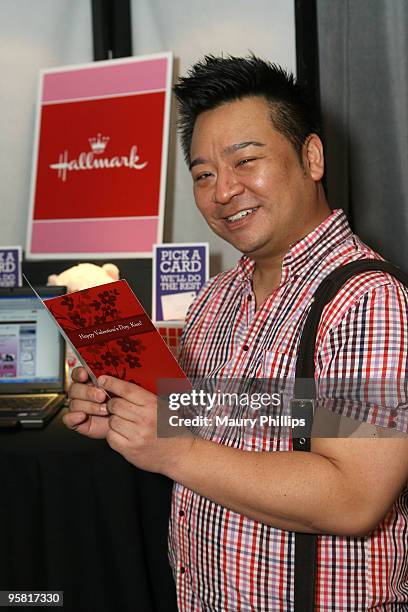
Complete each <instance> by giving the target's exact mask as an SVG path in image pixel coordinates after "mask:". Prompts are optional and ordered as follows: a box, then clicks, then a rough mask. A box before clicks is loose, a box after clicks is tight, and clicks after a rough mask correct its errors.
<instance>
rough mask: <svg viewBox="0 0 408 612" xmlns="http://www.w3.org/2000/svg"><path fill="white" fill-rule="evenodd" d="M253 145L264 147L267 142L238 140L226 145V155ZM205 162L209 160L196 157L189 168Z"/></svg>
mask: <svg viewBox="0 0 408 612" xmlns="http://www.w3.org/2000/svg"><path fill="white" fill-rule="evenodd" d="M251 145H252V146H253V147H264V146H265V143H263V142H258V141H257V140H245V141H244V142H237V143H236V144H233V145H229V146H228V147H225V149H224V153H225V154H226V155H230V154H231V153H235V151H239V150H240V149H245V147H250V146H251ZM205 163H207V160H205V159H203V158H202V157H196V158H195V159H193V160H192V162H191V163H190V165H189V169H190V170H191V169H192V168H194V166H198V165H199V164H205Z"/></svg>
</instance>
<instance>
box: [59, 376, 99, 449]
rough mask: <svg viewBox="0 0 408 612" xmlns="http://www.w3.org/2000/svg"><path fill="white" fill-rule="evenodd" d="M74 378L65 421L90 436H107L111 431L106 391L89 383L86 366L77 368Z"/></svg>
mask: <svg viewBox="0 0 408 612" xmlns="http://www.w3.org/2000/svg"><path fill="white" fill-rule="evenodd" d="M72 380H73V383H72V385H71V387H70V389H69V392H68V397H69V398H70V403H69V412H68V413H67V414H65V415H64V416H63V419H62V420H63V422H64V423H65V425H66V426H67V427H68V428H69V429H74V430H75V431H77V432H78V433H80V434H83V435H84V436H88V437H89V438H106V434H107V433H108V431H109V420H108V411H107V408H106V399H107V398H106V393H105V392H104V391H102V389H97V388H96V387H95V386H94V385H91V384H89V382H88V381H89V376H88V374H87V372H86V370H85V368H81V367H79V368H75V370H73V372H72ZM86 383H88V384H86Z"/></svg>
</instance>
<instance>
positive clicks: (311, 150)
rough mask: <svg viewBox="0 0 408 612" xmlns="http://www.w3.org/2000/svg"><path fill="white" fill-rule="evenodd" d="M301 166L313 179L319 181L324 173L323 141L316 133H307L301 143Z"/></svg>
mask: <svg viewBox="0 0 408 612" xmlns="http://www.w3.org/2000/svg"><path fill="white" fill-rule="evenodd" d="M302 157H303V166H304V168H305V170H306V172H307V173H308V174H309V175H310V177H311V178H312V179H313V180H314V181H316V182H317V181H320V180H321V179H322V178H323V174H324V152H323V143H322V141H321V140H320V138H319V136H318V135H317V134H309V136H308V137H307V138H306V140H305V142H304V143H303V149H302Z"/></svg>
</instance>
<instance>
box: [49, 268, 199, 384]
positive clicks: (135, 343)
mask: <svg viewBox="0 0 408 612" xmlns="http://www.w3.org/2000/svg"><path fill="white" fill-rule="evenodd" d="M44 304H45V306H46V307H47V308H48V310H49V312H50V313H51V314H52V315H53V317H54V318H55V320H56V322H57V323H58V325H59V326H60V327H61V328H62V330H63V331H64V333H65V335H66V337H67V338H68V340H69V341H70V342H71V344H72V345H73V346H74V348H75V349H76V351H77V352H78V353H79V355H80V356H81V358H82V360H83V361H84V362H85V363H86V365H87V367H88V368H89V370H91V372H92V373H93V374H94V375H95V376H96V377H98V376H100V375H102V374H108V375H111V376H115V377H116V378H121V379H122V380H127V381H129V382H133V383H136V384H138V385H140V386H141V387H143V388H144V389H147V390H148V391H151V392H153V393H157V392H158V385H159V381H163V380H167V379H181V380H183V379H184V380H185V381H186V382H188V381H187V377H186V375H185V374H184V372H183V370H182V369H181V368H180V366H179V365H178V363H177V361H176V359H175V358H174V357H173V355H172V353H171V351H170V350H169V349H168V347H167V345H166V343H165V341H164V340H163V338H162V337H161V335H160V333H159V332H158V331H157V330H156V328H155V327H154V325H153V323H152V322H151V320H150V318H149V317H148V315H147V314H146V312H145V311H144V309H143V307H142V305H141V304H140V302H139V300H138V299H137V297H136V296H135V294H134V293H133V291H132V290H131V288H130V287H129V285H128V283H127V282H126V281H125V280H120V281H116V282H112V283H107V284H106V285H100V286H98V287H92V288H91V289H84V290H82V291H76V292H74V293H68V294H67V295H64V296H61V297H56V298H50V299H47V300H44ZM161 388H162V387H161Z"/></svg>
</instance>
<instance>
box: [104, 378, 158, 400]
mask: <svg viewBox="0 0 408 612" xmlns="http://www.w3.org/2000/svg"><path fill="white" fill-rule="evenodd" d="M98 386H99V387H102V388H103V389H105V390H106V391H107V392H108V393H109V394H112V395H117V396H119V397H123V398H124V399H127V400H128V401H129V402H132V403H133V404H138V405H139V406H142V405H144V404H146V402H147V401H148V400H149V399H151V398H153V397H155V396H154V395H153V393H150V392H149V391H146V390H145V389H142V387H139V386H138V385H135V384H134V383H130V382H126V381H125V380H120V379H119V378H114V377H113V376H106V375H104V376H100V377H99V378H98Z"/></svg>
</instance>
